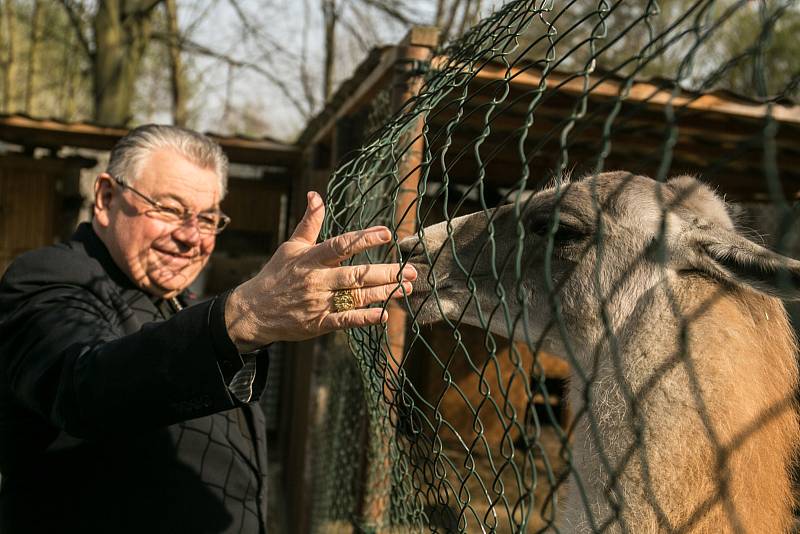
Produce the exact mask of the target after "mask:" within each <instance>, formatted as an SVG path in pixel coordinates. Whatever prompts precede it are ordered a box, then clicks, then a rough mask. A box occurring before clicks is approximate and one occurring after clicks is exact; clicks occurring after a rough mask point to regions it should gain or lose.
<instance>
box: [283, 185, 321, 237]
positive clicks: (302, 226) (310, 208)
mask: <svg viewBox="0 0 800 534" xmlns="http://www.w3.org/2000/svg"><path fill="white" fill-rule="evenodd" d="M306 198H307V201H308V205H307V206H306V212H305V213H304V214H303V218H302V219H301V220H300V222H299V223H297V228H295V229H294V232H293V233H292V237H291V238H290V239H292V240H296V241H302V242H304V243H308V244H309V245H313V244H314V243H316V242H317V238H318V237H319V233H320V231H321V230H322V222H323V221H324V220H325V203H324V202H322V197H320V196H319V194H318V193H316V192H314V191H309V192H308V193H307V195H306Z"/></svg>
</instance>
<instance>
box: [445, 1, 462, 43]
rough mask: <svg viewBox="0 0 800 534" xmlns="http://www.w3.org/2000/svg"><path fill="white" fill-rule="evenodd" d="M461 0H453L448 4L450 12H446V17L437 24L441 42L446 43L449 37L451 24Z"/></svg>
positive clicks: (451, 28)
mask: <svg viewBox="0 0 800 534" xmlns="http://www.w3.org/2000/svg"><path fill="white" fill-rule="evenodd" d="M461 2H462V0H453V3H452V4H450V13H448V14H447V18H446V19H445V20H444V21H443V22H442V25H440V26H439V28H440V29H441V34H440V35H441V42H442V43H446V42H447V41H448V40H449V39H450V32H451V31H452V30H453V24H454V23H455V20H456V13H457V12H458V8H459V7H461Z"/></svg>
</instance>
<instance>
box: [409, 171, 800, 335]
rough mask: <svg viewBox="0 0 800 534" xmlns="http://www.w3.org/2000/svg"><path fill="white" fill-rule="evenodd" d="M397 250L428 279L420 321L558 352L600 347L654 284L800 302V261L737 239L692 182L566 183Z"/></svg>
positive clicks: (719, 204) (422, 282)
mask: <svg viewBox="0 0 800 534" xmlns="http://www.w3.org/2000/svg"><path fill="white" fill-rule="evenodd" d="M400 249H401V252H402V254H403V258H404V259H408V261H409V262H410V263H412V264H414V265H415V267H416V268H417V270H418V271H419V273H420V276H419V277H418V278H417V280H416V282H415V284H414V292H413V293H412V294H411V295H410V297H409V298H410V300H409V302H410V305H411V306H412V310H413V311H414V312H415V314H416V317H417V320H418V321H419V322H422V323H426V322H433V321H437V320H442V319H443V318H444V317H447V318H448V319H450V320H456V321H457V320H461V321H463V322H465V323H467V324H472V325H476V326H489V327H490V328H491V330H492V331H493V332H495V333H497V334H499V335H502V336H505V337H516V336H520V335H521V332H522V327H523V325H524V328H526V329H527V332H528V334H529V335H531V336H536V337H539V336H542V335H543V334H544V335H545V336H544V338H545V339H546V340H549V341H551V342H553V341H554V342H555V344H556V345H560V342H559V338H563V334H565V333H566V332H568V333H569V337H570V338H573V339H576V340H577V341H578V342H580V341H583V342H586V343H592V341H594V342H596V341H597V340H598V339H599V337H600V336H601V335H602V331H603V322H604V321H608V322H610V323H611V325H612V327H615V328H618V327H621V325H622V324H623V322H624V321H625V320H626V318H627V317H629V316H630V315H631V314H632V313H634V310H635V309H636V307H637V306H639V305H640V304H641V303H642V301H643V299H647V298H649V297H648V295H650V294H652V290H653V288H655V287H656V286H659V285H662V284H673V285H674V284H681V283H688V282H687V281H688V280H690V279H691V278H692V277H696V276H698V275H699V276H703V277H707V278H709V279H713V280H715V281H717V282H718V283H721V284H732V285H735V286H745V287H749V288H751V289H753V290H757V291H761V292H764V293H768V294H770V295H774V296H779V297H782V298H800V262H798V261H795V260H791V259H789V258H786V257H783V256H780V255H778V254H776V253H774V252H771V251H769V250H767V249H766V248H764V247H762V246H759V245H757V244H755V243H753V242H752V241H750V240H748V239H746V238H745V237H743V236H742V235H740V234H739V233H737V231H736V229H735V227H734V224H733V221H732V218H731V215H730V207H729V206H728V205H727V204H726V203H725V202H724V201H723V200H722V199H721V198H720V197H719V196H717V195H716V194H715V193H714V192H713V191H712V190H711V189H710V188H709V187H708V186H706V185H704V184H703V183H701V182H699V181H697V180H696V179H694V178H692V177H689V176H680V177H676V178H673V179H671V180H669V181H667V182H665V183H660V182H656V181H655V180H652V179H650V178H647V177H644V176H637V175H633V174H630V173H627V172H608V173H602V174H599V175H596V176H590V177H587V178H584V179H582V180H577V181H572V182H567V183H562V184H559V185H557V186H555V187H551V188H548V189H545V190H543V191H540V192H538V193H536V194H534V195H532V196H531V197H530V198H528V199H527V200H525V201H520V202H519V203H518V204H516V205H515V204H508V205H504V206H501V207H499V208H496V209H493V210H488V211H486V212H478V213H473V214H471V215H466V216H463V217H458V218H456V219H453V220H451V221H449V222H443V223H439V224H435V225H432V226H429V227H426V228H424V229H423V230H421V231H420V233H419V236H412V237H409V238H406V239H404V240H403V241H401V243H400ZM501 295H502V298H501ZM556 309H559V310H560V314H561V321H562V324H563V326H564V327H565V329H566V330H560V331H559V329H558V328H556V327H555V324H554V319H555V313H556V312H555V310H556ZM556 348H557V347H556Z"/></svg>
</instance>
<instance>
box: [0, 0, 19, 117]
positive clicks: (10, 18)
mask: <svg viewBox="0 0 800 534" xmlns="http://www.w3.org/2000/svg"><path fill="white" fill-rule="evenodd" d="M15 16H16V15H15V13H14V6H13V1H12V0H5V4H4V5H3V18H4V20H3V22H5V30H6V31H5V33H6V40H7V43H8V46H6V47H5V48H6V53H5V57H4V58H3V112H4V113H12V112H13V111H14V110H13V108H14V97H15V96H16V95H15V91H14V88H15V86H16V84H15V78H16V76H17V63H16V57H15V56H14V45H15V43H14V41H15V39H16V20H15Z"/></svg>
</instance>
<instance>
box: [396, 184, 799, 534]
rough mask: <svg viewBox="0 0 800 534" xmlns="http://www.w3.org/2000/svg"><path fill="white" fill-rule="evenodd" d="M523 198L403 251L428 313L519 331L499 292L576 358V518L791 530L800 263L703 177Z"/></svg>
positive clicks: (665, 527) (646, 527) (632, 529)
mask: <svg viewBox="0 0 800 534" xmlns="http://www.w3.org/2000/svg"><path fill="white" fill-rule="evenodd" d="M515 210H517V208H515V206H514V205H511V204H510V205H505V206H501V207H499V208H496V209H494V210H491V211H490V212H488V213H484V212H479V213H474V214H471V215H466V216H463V217H459V218H456V219H453V220H452V221H450V223H449V228H448V223H446V222H445V223H440V224H437V225H433V226H430V227H428V228H425V229H423V230H422V231H421V232H420V236H422V237H421V239H420V238H419V237H416V236H414V237H410V238H406V239H404V240H403V241H401V243H400V250H401V252H402V253H403V257H404V258H405V259H408V261H409V262H410V263H412V264H413V265H414V266H415V267H416V268H417V270H418V271H419V277H418V278H417V280H416V281H415V283H414V287H413V293H411V294H410V295H409V297H408V298H409V305H410V306H411V309H412V311H413V312H414V313H415V315H416V320H417V321H418V322H421V323H430V322H434V321H438V320H441V319H442V317H443V315H444V316H447V317H448V318H450V319H454V320H457V319H460V320H462V321H463V322H464V323H466V324H472V325H476V326H481V321H480V320H479V312H478V307H480V310H481V312H482V315H483V317H485V318H486V319H485V320H486V321H487V322H488V327H489V328H490V329H491V331H492V332H493V333H496V334H498V335H501V336H505V337H517V338H521V329H522V328H523V327H522V326H520V325H519V324H516V325H515V326H512V325H509V324H507V319H505V318H504V317H505V315H504V313H503V310H502V306H501V304H500V301H499V300H498V298H497V294H498V293H497V292H498V290H499V289H502V291H504V294H505V295H506V298H505V301H506V303H507V306H508V312H509V316H510V317H511V318H512V322H513V319H514V318H521V317H524V318H526V319H527V323H526V324H525V325H524V328H527V331H528V332H529V335H530V338H529V339H533V340H535V339H537V337H543V338H544V339H543V341H544V342H545V343H546V345H545V346H546V347H548V349H549V350H550V351H552V352H555V353H559V354H562V355H567V356H568V360H570V364H571V366H572V368H573V373H572V379H571V381H570V386H569V393H568V394H569V402H570V405H571V407H572V409H573V412H574V413H575V414H576V416H575V422H574V428H573V438H574V439H573V445H572V464H573V468H572V473H571V475H570V479H569V482H568V484H569V489H568V492H567V502H566V505H565V507H564V509H563V510H562V513H561V523H560V524H561V529H562V531H564V532H580V533H583V532H595V531H597V532H627V533H631V534H647V533H655V532H691V533H714V534H719V533H723V532H737V533H738V532H742V533H782V532H789V531H790V528H791V525H792V508H793V505H794V498H793V493H792V488H791V486H792V484H791V476H790V470H791V464H792V458H793V455H794V453H795V452H796V448H797V444H798V439H800V434H799V430H800V428H799V427H798V417H797V410H796V406H795V401H794V397H795V389H796V386H797V381H798V376H797V375H798V366H797V361H796V360H797V342H796V340H795V337H794V333H793V331H792V329H791V326H790V324H789V320H788V318H787V315H786V311H785V309H784V307H783V304H782V303H781V301H780V300H779V298H785V299H798V298H800V290H799V289H798V288H800V261H796V260H792V259H789V258H786V257H783V256H780V255H778V254H776V253H774V252H771V251H769V250H767V249H766V248H763V247H761V246H759V245H757V244H755V243H753V242H752V241H750V240H748V239H747V238H745V237H743V236H742V235H740V234H739V233H737V231H736V229H735V226H734V223H733V221H732V217H731V215H730V213H731V211H730V207H729V206H728V205H727V204H726V203H725V202H724V201H723V200H722V199H721V198H720V197H718V196H717V195H716V194H715V193H714V192H713V191H712V190H711V189H710V188H709V187H708V186H706V185H704V184H702V183H701V182H699V181H697V180H696V179H694V178H692V177H689V176H680V177H676V178H673V179H671V180H669V181H667V182H665V183H660V182H656V181H654V180H652V179H650V178H647V177H644V176H636V175H632V174H630V173H626V172H609V173H603V174H599V175H596V176H590V177H587V178H584V179H582V180H577V181H573V182H568V183H564V184H561V185H559V186H557V187H552V188H549V189H546V190H543V191H541V192H538V193H536V194H535V195H533V196H531V197H530V198H529V199H528V200H527V201H526V202H522V203H521V204H520V207H519V208H518V214H516V211H515ZM554 213H557V214H558V217H557V221H558V222H557V224H556V218H555V217H554ZM490 221H491V225H492V227H493V231H494V235H495V239H494V243H493V244H489V241H488V237H487V236H488V233H487V227H488V225H489V222H490ZM523 230H524V238H522V240H520V239H519V236H520V235H521V233H522V231H523ZM598 236H600V237H598ZM550 239H552V243H551V244H552V253H551V254H549V260H547V257H548V253H547V252H546V250H547V248H548V241H549V240H550ZM490 246H493V247H494V256H495V258H496V261H495V263H496V266H497V267H496V269H497V270H496V271H495V272H494V274H493V269H492V265H491V260H490V258H491V256H492V255H491V254H489V247H490ZM520 249H521V250H520ZM520 253H521V257H522V260H523V262H522V280H518V279H516V277H515V258H516V257H517V256H518V255H519V254H520ZM456 259H458V261H456ZM546 260H547V263H548V264H549V270H545V269H544V266H545V263H546ZM459 265H460V266H459ZM546 273H549V278H548V275H547V274H546ZM468 278H471V279H472V280H474V282H475V284H474V286H473V290H472V292H471V291H470V289H469V285H468V283H467V280H468ZM434 293H435V294H436V296H437V297H438V298H433V294H434ZM473 295H474V297H473ZM553 295H554V297H553ZM776 297H777V298H776ZM437 301H438V302H437ZM523 308H524V309H526V310H527V312H526V313H525V314H523V313H522V312H523ZM556 309H559V310H560V311H555V310H556ZM518 322H519V321H518ZM484 324H486V323H484ZM559 324H560V325H562V326H563V328H561V327H559ZM509 332H513V334H511V335H509ZM580 488H582V491H580Z"/></svg>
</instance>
